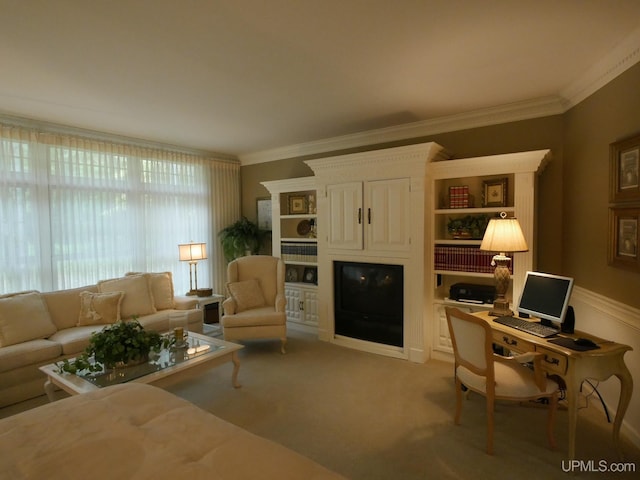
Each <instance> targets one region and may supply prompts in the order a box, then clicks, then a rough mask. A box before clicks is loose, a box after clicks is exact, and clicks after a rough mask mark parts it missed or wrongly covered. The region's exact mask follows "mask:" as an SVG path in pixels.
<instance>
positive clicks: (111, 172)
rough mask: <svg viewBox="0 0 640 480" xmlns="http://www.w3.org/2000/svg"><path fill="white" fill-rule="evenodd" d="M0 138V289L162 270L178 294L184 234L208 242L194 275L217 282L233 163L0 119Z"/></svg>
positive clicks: (231, 200) (54, 286) (235, 171)
mask: <svg viewBox="0 0 640 480" xmlns="http://www.w3.org/2000/svg"><path fill="white" fill-rule="evenodd" d="M0 142H1V143H0V145H1V150H0V228H1V232H0V239H1V246H0V262H1V264H2V268H1V269H0V293H8V292H15V291H20V290H29V289H37V290H43V291H47V290H58V289H65V288H73V287H79V286H83V285H89V284H94V283H96V282H97V281H98V280H100V279H106V278H113V277H119V276H121V275H123V274H124V273H126V272H129V271H171V272H172V273H173V275H174V284H175V286H176V289H177V291H176V293H177V294H178V293H180V290H182V289H183V288H184V289H185V291H186V286H187V285H188V269H186V268H184V265H181V264H180V263H179V261H178V249H177V245H178V244H179V243H187V242H189V241H191V240H193V241H201V242H206V243H207V244H208V246H209V252H210V261H209V263H210V265H209V268H207V265H206V264H203V265H202V266H200V265H199V267H200V268H199V269H198V273H199V284H200V285H211V286H212V287H214V288H215V287H216V285H217V284H219V282H221V281H222V282H223V281H224V271H223V272H218V271H214V267H215V268H216V269H219V268H220V265H222V266H223V267H224V262H222V261H216V257H217V255H216V250H217V248H215V247H216V244H217V234H215V232H217V231H219V230H220V229H221V228H223V226H225V225H226V224H227V223H230V222H231V221H232V220H233V219H234V218H237V217H238V216H239V215H238V212H239V195H238V192H239V166H238V165H237V164H236V163H234V162H225V161H216V160H212V159H209V158H205V157H203V156H198V155H193V154H187V153H181V152H175V151H170V150H163V149H159V148H150V147H146V146H135V145H126V144H119V143H111V142H107V141H103V140H95V139H88V138H83V137H76V136H69V135H59V134H52V133H42V132H34V131H32V130H30V129H25V128H21V127H11V126H2V125H0ZM219 189H221V190H224V191H225V192H226V196H227V197H228V201H226V202H214V201H213V200H212V199H213V198H217V197H218V196H219V194H220V192H217V190H219ZM221 258H222V257H220V259H221Z"/></svg>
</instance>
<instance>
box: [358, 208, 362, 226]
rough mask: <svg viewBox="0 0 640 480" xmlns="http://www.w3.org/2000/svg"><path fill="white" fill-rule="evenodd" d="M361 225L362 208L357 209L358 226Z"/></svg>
mask: <svg viewBox="0 0 640 480" xmlns="http://www.w3.org/2000/svg"><path fill="white" fill-rule="evenodd" d="M361 223H362V208H358V225H360V224H361Z"/></svg>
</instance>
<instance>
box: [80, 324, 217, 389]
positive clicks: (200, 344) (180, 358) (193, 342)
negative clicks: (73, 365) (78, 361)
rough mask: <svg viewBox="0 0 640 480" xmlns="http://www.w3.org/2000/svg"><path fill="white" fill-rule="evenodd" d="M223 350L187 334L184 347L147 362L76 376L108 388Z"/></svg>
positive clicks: (212, 341) (159, 355) (172, 349)
mask: <svg viewBox="0 0 640 480" xmlns="http://www.w3.org/2000/svg"><path fill="white" fill-rule="evenodd" d="M225 348H226V345H222V344H220V342H216V341H215V340H213V339H210V340H207V339H206V338H205V337H203V336H202V335H198V337H194V336H192V335H191V334H189V336H188V339H187V342H186V343H185V345H184V346H181V347H171V348H169V349H162V350H161V351H160V352H158V353H156V352H153V351H152V352H150V353H149V361H148V362H145V363H141V364H139V365H132V366H127V367H116V368H108V369H103V371H102V372H88V371H86V370H85V371H80V372H78V373H77V375H78V376H79V377H81V378H83V379H84V380H86V381H88V382H91V383H92V384H94V385H95V386H96V387H100V388H102V387H108V386H109V385H116V384H118V383H126V382H130V381H131V380H135V379H136V378H140V377H144V376H145V375H149V374H151V373H154V372H159V371H161V370H164V369H167V368H170V367H174V366H176V365H178V364H180V363H184V362H188V361H190V360H193V359H195V358H198V357H201V356H204V355H211V354H212V353H214V352H217V351H219V350H223V349H225ZM83 372H84V373H83Z"/></svg>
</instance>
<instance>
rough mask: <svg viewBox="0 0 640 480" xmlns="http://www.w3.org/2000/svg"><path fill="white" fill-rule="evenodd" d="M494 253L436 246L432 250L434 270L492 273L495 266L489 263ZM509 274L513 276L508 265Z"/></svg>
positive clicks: (458, 247) (462, 247) (466, 247)
mask: <svg viewBox="0 0 640 480" xmlns="http://www.w3.org/2000/svg"><path fill="white" fill-rule="evenodd" d="M494 256H495V253H494V252H485V251H484V250H480V247H479V246H475V245H464V246H451V245H436V246H435V249H434V268H435V270H447V271H453V272H470V273H493V272H494V271H495V266H492V265H491V261H492V259H493V257H494ZM509 272H510V273H512V274H513V264H512V263H511V262H510V263H509Z"/></svg>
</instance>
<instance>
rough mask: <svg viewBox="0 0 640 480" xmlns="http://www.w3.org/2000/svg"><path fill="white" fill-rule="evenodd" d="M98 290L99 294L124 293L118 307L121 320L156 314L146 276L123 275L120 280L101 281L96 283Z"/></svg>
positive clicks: (147, 276)
mask: <svg viewBox="0 0 640 480" xmlns="http://www.w3.org/2000/svg"><path fill="white" fill-rule="evenodd" d="M98 290H99V291H100V292H101V293H106V292H124V297H123V299H122V303H121V305H120V316H121V318H122V319H127V320H128V319H130V318H131V317H133V316H142V315H149V314H151V313H155V312H156V308H155V307H154V305H153V295H152V294H151V286H150V281H149V275H148V274H141V275H125V276H124V277H120V278H113V279H110V280H101V281H99V282H98Z"/></svg>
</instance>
